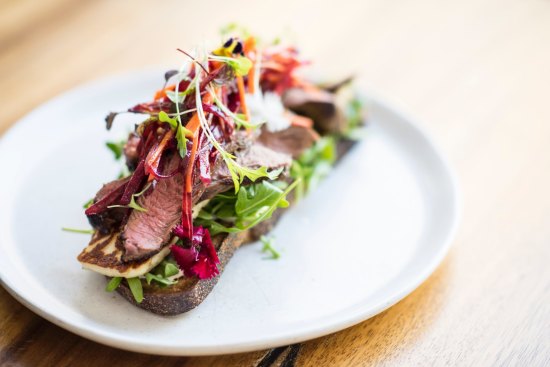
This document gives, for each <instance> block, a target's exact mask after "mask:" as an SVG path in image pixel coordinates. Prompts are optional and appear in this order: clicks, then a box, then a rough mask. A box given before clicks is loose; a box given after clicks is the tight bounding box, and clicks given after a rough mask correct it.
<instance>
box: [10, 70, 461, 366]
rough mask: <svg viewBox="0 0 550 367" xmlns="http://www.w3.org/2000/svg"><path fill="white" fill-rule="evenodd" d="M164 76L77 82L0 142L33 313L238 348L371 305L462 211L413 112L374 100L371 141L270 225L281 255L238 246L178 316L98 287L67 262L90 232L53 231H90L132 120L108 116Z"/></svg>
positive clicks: (23, 298)
mask: <svg viewBox="0 0 550 367" xmlns="http://www.w3.org/2000/svg"><path fill="white" fill-rule="evenodd" d="M162 78H163V72H162V71H159V70H145V71H141V72H135V73H131V74H128V75H123V76H119V77H114V78H109V79H106V80H102V81H99V82H95V83H92V84H89V85H86V86H83V87H81V88H77V89H75V90H73V91H70V92H68V93H66V94H64V95H62V96H60V97H58V98H55V99H54V100H52V101H50V102H48V103H46V104H45V105H43V106H41V107H39V108H37V109H36V110H35V111H33V112H32V113H30V114H29V115H28V116H26V117H25V118H24V119H22V120H21V121H20V122H19V123H17V124H16V125H15V127H14V128H13V129H11V130H10V131H9V132H8V133H6V134H5V136H4V137H3V139H2V140H1V141H0V167H2V172H3V180H2V181H1V182H0V203H1V205H0V254H1V255H0V279H1V282H2V284H3V285H4V287H5V288H6V289H7V290H8V291H9V292H10V293H11V294H12V295H13V296H15V297H16V298H17V299H18V300H19V301H20V302H22V303H23V304H25V305H26V306H27V307H29V308H30V309H31V310H33V311H34V312H36V313H38V314H39V315H41V316H43V317H44V318H46V319H48V320H50V321H51V322H53V323H55V324H57V325H59V326H61V327H63V328H65V329H67V330H70V331H72V332H74V333H76V334H79V335H82V336H84V337H86V338H89V339H92V340H95V341H97V342H100V343H104V344H108V345H111V346H114V347H118V348H123V349H128V350H133V351H138V352H146V353H155V354H167V355H204V354H222V353H235V352H244V351H251V350H257V349H262V348H268V347H274V346H279V345H284V344H290V343H295V342H299V341H303V340H307V339H311V338H315V337H319V336H322V335H326V334H329V333H332V332H335V331H338V330H341V329H344V328H346V327H349V326H351V325H354V324H356V323H358V322H360V321H362V320H365V319H367V318H369V317H371V316H373V315H376V314H377V313H379V312H381V311H383V310H384V309H386V308H388V307H389V306H391V305H393V304H395V303H396V302H397V301H399V300H400V299H402V298H403V297H405V296H406V295H407V294H409V293H410V292H411V291H412V290H414V289H415V288H416V287H417V286H418V285H419V284H420V283H422V282H423V281H424V280H425V279H426V278H427V277H428V276H429V275H430V274H431V273H432V272H433V270H434V269H435V268H436V266H437V265H438V264H439V262H440V261H441V260H442V258H443V256H444V255H445V253H446V252H447V249H448V247H449V244H450V242H451V239H452V236H453V233H454V231H455V228H456V225H457V221H458V205H457V190H456V186H455V182H454V180H453V179H452V175H451V174H450V171H449V167H448V165H447V164H446V163H445V161H444V160H443V158H442V157H441V155H440V154H439V153H438V151H437V150H436V149H435V148H434V146H433V144H432V143H431V142H430V140H429V139H428V138H427V137H426V135H425V134H424V133H423V132H421V131H420V130H419V129H418V127H416V126H415V125H414V124H412V123H411V122H410V120H409V119H407V118H405V117H403V116H402V115H401V114H399V113H397V112H395V111H394V110H393V109H391V108H388V107H387V106H386V105H384V104H382V103H380V102H379V101H377V100H371V102H370V106H369V114H370V123H371V125H370V127H369V132H368V136H367V137H366V139H365V140H364V141H363V142H362V143H361V144H360V145H359V146H357V147H356V148H355V149H354V150H353V151H352V152H351V153H350V154H349V156H347V157H346V158H345V159H344V161H343V162H342V163H341V164H340V165H339V166H338V167H337V168H336V169H335V171H334V172H333V174H332V175H331V176H330V177H329V178H328V179H327V180H326V181H324V182H323V183H322V184H321V186H320V187H319V188H318V189H317V190H316V191H315V192H314V193H312V194H311V195H310V196H309V197H308V198H306V199H305V200H304V201H302V202H300V203H299V204H298V205H297V206H296V207H294V208H293V209H292V210H290V211H289V212H288V213H287V214H286V215H285V216H284V218H283V220H282V221H281V222H280V223H279V225H278V226H277V228H276V230H275V231H274V235H275V236H276V247H277V248H278V249H280V251H281V253H282V257H281V258H280V259H279V260H277V261H274V260H265V259H263V258H264V257H265V255H263V254H262V253H261V251H260V250H261V246H260V245H259V244H252V245H249V246H245V247H243V248H241V249H240V250H239V251H237V253H236V255H235V256H234V258H233V259H232V260H231V261H230V263H229V265H228V266H227V267H226V269H225V272H224V273H223V275H222V277H221V279H220V281H219V283H218V285H217V286H216V287H215V288H214V290H213V291H212V293H211V294H210V295H209V296H208V298H207V299H206V300H205V301H204V303H203V304H201V305H200V306H199V307H198V308H197V309H195V310H193V311H191V312H189V313H187V314H184V315H181V316H177V317H160V316H156V315H153V314H150V313H147V312H145V311H142V310H140V309H138V308H136V307H134V306H132V305H130V304H129V303H128V302H126V301H125V300H124V299H122V298H121V297H120V296H118V295H117V294H116V293H115V294H111V293H106V292H105V291H104V287H105V278H104V277H102V276H100V275H98V274H95V273H92V272H89V271H84V270H81V268H80V265H79V263H78V262H77V261H76V256H77V254H78V253H79V252H80V250H81V249H82V248H83V247H84V246H85V245H86V244H87V241H88V236H86V235H78V234H71V233H66V232H62V231H61V230H60V228H61V227H64V226H66V227H77V228H78V227H81V228H86V227H88V225H87V221H86V218H85V216H84V213H83V209H82V204H83V203H84V202H86V201H87V200H88V199H89V198H90V197H92V196H93V195H94V194H95V192H96V191H97V190H98V189H99V187H100V185H101V184H102V183H103V182H107V181H109V180H111V179H112V178H114V177H115V176H116V175H117V174H118V172H119V165H118V164H117V163H115V162H113V159H112V156H111V153H110V152H108V151H107V149H106V148H105V147H104V143H105V141H107V140H110V139H111V140H114V139H119V138H122V137H124V136H125V134H126V133H127V132H128V131H129V130H131V129H132V126H133V125H132V124H133V122H136V121H138V120H139V116H132V115H124V116H120V117H121V118H120V119H119V120H117V121H116V122H115V127H114V129H113V131H111V132H107V131H105V126H104V125H105V124H104V122H103V118H104V117H105V115H106V113H107V112H109V111H117V110H123V109H125V108H127V107H129V106H131V105H133V104H135V103H137V102H140V101H146V100H149V98H150V97H151V95H152V93H153V92H154V91H155V90H156V89H157V88H159V86H161V84H162V81H163V79H162ZM136 118H137V119H138V120H136Z"/></svg>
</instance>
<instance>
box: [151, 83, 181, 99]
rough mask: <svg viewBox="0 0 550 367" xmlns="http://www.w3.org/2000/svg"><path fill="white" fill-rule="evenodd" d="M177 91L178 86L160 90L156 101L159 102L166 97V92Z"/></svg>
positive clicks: (156, 95) (156, 94) (173, 85)
mask: <svg viewBox="0 0 550 367" xmlns="http://www.w3.org/2000/svg"><path fill="white" fill-rule="evenodd" d="M175 90H176V85H175V84H172V85H169V86H168V87H166V88H164V89H159V90H157V92H156V93H155V98H154V100H155V101H158V100H159V99H161V98H164V97H166V91H172V92H173V91H175Z"/></svg>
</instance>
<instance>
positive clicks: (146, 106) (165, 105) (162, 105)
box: [128, 100, 172, 114]
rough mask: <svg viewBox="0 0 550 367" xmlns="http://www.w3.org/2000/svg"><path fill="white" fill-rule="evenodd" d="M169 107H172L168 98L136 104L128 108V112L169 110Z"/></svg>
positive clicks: (147, 112) (149, 112)
mask: <svg viewBox="0 0 550 367" xmlns="http://www.w3.org/2000/svg"><path fill="white" fill-rule="evenodd" d="M170 107H172V102H171V101H170V100H162V101H155V102H147V103H140V104H137V105H135V106H134V107H132V108H129V109H128V112H133V113H146V114H152V113H159V112H160V111H164V112H170Z"/></svg>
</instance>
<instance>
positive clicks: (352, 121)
mask: <svg viewBox="0 0 550 367" xmlns="http://www.w3.org/2000/svg"><path fill="white" fill-rule="evenodd" d="M346 116H347V126H346V130H345V131H344V134H343V135H344V136H345V137H346V138H348V139H352V140H358V139H360V138H361V137H362V132H364V131H362V129H361V127H363V123H364V120H365V101H364V100H363V99H362V98H361V97H360V96H358V95H354V96H353V98H352V99H350V101H349V103H348V105H347V107H346Z"/></svg>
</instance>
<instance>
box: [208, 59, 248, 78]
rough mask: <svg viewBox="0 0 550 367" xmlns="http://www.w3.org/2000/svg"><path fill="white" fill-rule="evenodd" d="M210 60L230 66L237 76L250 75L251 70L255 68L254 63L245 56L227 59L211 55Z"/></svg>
mask: <svg viewBox="0 0 550 367" xmlns="http://www.w3.org/2000/svg"><path fill="white" fill-rule="evenodd" d="M208 59H209V60H214V61H220V62H224V63H226V64H227V65H229V67H231V69H233V71H235V75H237V76H246V75H248V72H249V71H250V68H252V66H253V65H252V61H250V59H249V58H248V57H245V56H238V57H227V56H216V55H210V56H209V57H208Z"/></svg>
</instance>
